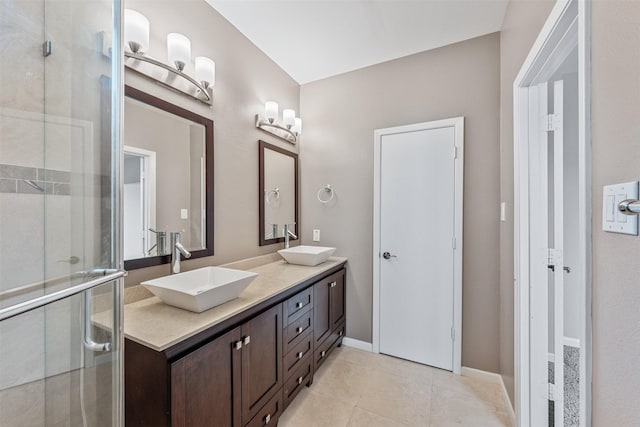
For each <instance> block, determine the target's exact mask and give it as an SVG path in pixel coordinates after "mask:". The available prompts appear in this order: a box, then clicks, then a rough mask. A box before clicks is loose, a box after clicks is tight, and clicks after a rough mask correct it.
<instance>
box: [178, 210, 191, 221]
mask: <svg viewBox="0 0 640 427" xmlns="http://www.w3.org/2000/svg"><path fill="white" fill-rule="evenodd" d="M180 219H189V209H180Z"/></svg>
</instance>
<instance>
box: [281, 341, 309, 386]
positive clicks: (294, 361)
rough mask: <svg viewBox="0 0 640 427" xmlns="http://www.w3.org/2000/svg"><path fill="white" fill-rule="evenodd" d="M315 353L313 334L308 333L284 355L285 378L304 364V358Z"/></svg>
mask: <svg viewBox="0 0 640 427" xmlns="http://www.w3.org/2000/svg"><path fill="white" fill-rule="evenodd" d="M311 353H313V334H312V333H308V334H307V335H305V337H304V339H303V340H302V341H300V342H299V343H298V344H296V345H295V346H294V347H292V348H291V350H290V351H289V353H287V355H286V356H285V357H284V377H285V380H286V379H287V378H288V377H289V375H290V374H292V373H293V371H294V370H296V369H297V367H298V366H299V365H301V364H302V360H303V359H305V358H306V357H307V356H310V355H311Z"/></svg>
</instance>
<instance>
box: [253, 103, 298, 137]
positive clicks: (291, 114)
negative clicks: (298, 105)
mask: <svg viewBox="0 0 640 427" xmlns="http://www.w3.org/2000/svg"><path fill="white" fill-rule="evenodd" d="M256 127H257V128H259V129H262V130H263V131H265V132H268V133H270V134H272V135H274V136H277V137H278V138H280V139H284V140H285V141H287V142H290V143H292V144H295V143H296V142H297V141H298V136H299V135H300V134H301V133H302V119H300V118H299V117H296V112H295V110H292V109H290V108H287V109H285V110H282V124H280V123H278V103H277V102H274V101H267V102H266V103H265V104H264V116H261V115H260V114H256Z"/></svg>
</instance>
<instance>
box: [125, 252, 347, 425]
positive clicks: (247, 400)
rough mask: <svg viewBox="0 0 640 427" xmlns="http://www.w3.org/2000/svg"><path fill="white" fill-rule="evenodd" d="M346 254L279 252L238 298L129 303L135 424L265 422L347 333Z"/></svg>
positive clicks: (130, 416)
mask: <svg viewBox="0 0 640 427" xmlns="http://www.w3.org/2000/svg"><path fill="white" fill-rule="evenodd" d="M346 261H347V260H346V259H345V258H337V257H332V258H330V259H329V260H328V261H327V262H325V263H323V264H321V265H318V266H316V267H307V266H300V265H291V264H287V263H286V262H284V261H283V260H281V258H280V257H279V256H278V255H277V254H273V255H267V256H263V257H258V258H254V259H251V260H247V261H241V262H238V263H234V264H231V265H229V267H231V268H236V269H243V270H248V271H252V272H255V273H258V276H257V278H256V279H255V280H254V281H253V282H252V283H251V284H250V285H249V287H247V289H246V290H245V291H244V292H243V293H242V294H241V295H240V297H239V298H237V299H234V300H232V301H229V302H227V303H225V304H222V305H219V306H217V307H214V308H212V309H210V310H207V311H205V312H203V313H192V312H189V311H186V310H181V309H178V308H175V307H171V306H168V305H166V304H163V303H162V302H161V301H160V300H159V299H158V298H156V297H151V298H146V299H143V300H139V301H136V302H133V303H130V304H127V305H125V323H124V325H125V328H124V329H125V330H124V332H125V337H126V338H125V413H126V424H127V425H131V426H153V427H159V426H169V425H171V426H176V427H177V426H205V425H207V426H218V425H219V426H234V427H235V426H239V427H244V426H251V427H253V426H264V425H276V424H277V422H278V418H279V417H280V415H281V414H282V412H283V411H284V410H285V409H286V408H287V406H288V405H289V404H290V403H291V402H292V401H293V399H294V398H295V397H296V396H297V395H298V393H299V392H300V390H301V389H302V388H303V387H304V386H305V385H306V386H310V385H311V383H312V382H313V375H314V372H316V371H317V370H318V368H320V366H321V365H322V364H323V363H324V361H325V360H326V359H327V358H328V357H329V355H330V354H331V352H332V351H333V349H334V348H335V347H337V346H339V345H340V344H341V343H342V337H343V336H344V331H345V272H346V269H345V264H346Z"/></svg>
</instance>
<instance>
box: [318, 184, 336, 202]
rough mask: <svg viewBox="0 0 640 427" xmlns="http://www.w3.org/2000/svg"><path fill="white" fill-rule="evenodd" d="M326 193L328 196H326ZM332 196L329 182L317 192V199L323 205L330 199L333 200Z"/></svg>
mask: <svg viewBox="0 0 640 427" xmlns="http://www.w3.org/2000/svg"><path fill="white" fill-rule="evenodd" d="M323 194H324V195H325V198H323V197H322V195H323ZM327 194H328V196H326V195H327ZM333 196H334V191H333V188H332V187H331V185H330V184H327V185H325V186H324V187H322V188H321V189H319V190H318V194H317V197H318V201H319V202H320V203H322V204H323V205H326V204H327V203H329V202H330V201H331V200H333Z"/></svg>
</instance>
